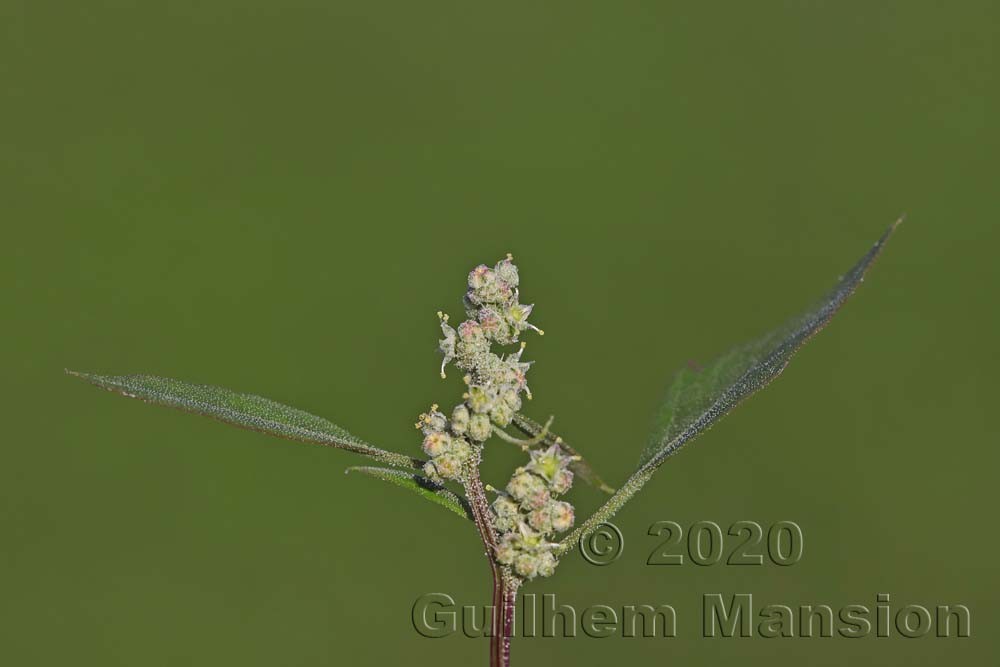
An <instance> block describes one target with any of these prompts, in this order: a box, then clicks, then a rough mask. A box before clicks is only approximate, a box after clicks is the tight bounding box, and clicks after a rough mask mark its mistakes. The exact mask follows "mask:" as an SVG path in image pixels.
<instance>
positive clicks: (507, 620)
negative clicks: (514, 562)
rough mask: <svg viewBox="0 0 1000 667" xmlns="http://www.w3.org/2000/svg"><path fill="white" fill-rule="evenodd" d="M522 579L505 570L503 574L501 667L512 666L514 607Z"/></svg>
mask: <svg viewBox="0 0 1000 667" xmlns="http://www.w3.org/2000/svg"><path fill="white" fill-rule="evenodd" d="M520 586H521V580H520V579H518V578H517V577H514V576H511V574H510V572H508V571H505V572H504V575H503V614H502V618H503V622H502V623H501V633H500V642H499V643H500V667H510V638H511V635H513V631H514V607H515V605H516V604H517V589H518V588H520Z"/></svg>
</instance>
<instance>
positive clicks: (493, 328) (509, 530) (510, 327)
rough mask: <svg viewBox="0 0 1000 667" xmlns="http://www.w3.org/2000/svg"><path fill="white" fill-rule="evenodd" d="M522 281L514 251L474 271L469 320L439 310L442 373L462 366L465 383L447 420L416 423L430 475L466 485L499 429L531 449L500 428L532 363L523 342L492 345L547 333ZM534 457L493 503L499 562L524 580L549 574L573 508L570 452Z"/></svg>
mask: <svg viewBox="0 0 1000 667" xmlns="http://www.w3.org/2000/svg"><path fill="white" fill-rule="evenodd" d="M519 282H520V276H519V275H518V270H517V266H515V265H514V262H513V259H512V257H511V256H510V255H507V257H506V258H505V259H502V260H500V261H499V262H497V264H496V265H495V266H494V267H492V268H490V267H488V266H486V265H485V264H481V265H479V266H477V267H476V268H474V269H473V270H472V271H471V272H470V273H469V280H468V290H467V291H466V293H465V298H464V300H463V302H464V304H465V311H466V317H467V319H466V320H465V321H464V322H462V323H461V324H459V325H458V327H457V328H454V327H452V326H451V325H450V324H449V323H448V316H447V315H445V314H443V313H440V312H439V313H438V317H439V319H440V320H441V331H442V333H443V334H444V338H443V339H442V340H441V341H440V343H439V347H440V350H441V354H442V355H443V357H444V359H443V361H442V362H441V377H445V367H446V366H447V365H448V364H449V363H454V364H455V366H457V367H458V368H459V369H461V370H463V371H465V373H466V374H465V376H464V380H465V383H466V385H467V387H468V388H467V390H466V392H465V394H464V395H463V397H462V398H463V399H464V400H463V402H462V403H460V404H459V405H458V406H457V407H456V408H455V409H454V411H453V412H452V414H451V417H450V418H448V417H446V416H445V415H444V414H443V413H441V412H439V411H438V406H436V405H434V406H431V410H430V412H428V413H425V414H422V415H420V420H419V421H418V422H417V427H418V428H420V429H421V430H422V431H423V433H424V443H423V449H424V452H425V453H426V454H427V456H429V457H430V460H429V461H428V462H427V463H426V464H425V465H424V472H425V474H426V475H427V476H428V477H430V478H431V479H434V480H442V479H444V480H459V481H463V482H464V481H465V479H466V478H465V471H466V470H468V466H469V465H478V463H479V461H480V458H481V453H482V447H483V444H484V443H485V442H486V440H487V439H489V437H490V436H491V435H492V434H493V432H494V431H495V430H496V431H497V432H498V433H500V435H501V436H503V437H504V438H505V439H507V440H512V441H515V442H519V443H520V444H522V446H524V447H525V448H526V449H527V448H528V446H529V445H530V444H533V443H531V442H528V441H517V440H516V439H513V438H511V437H510V436H507V435H506V434H504V433H503V431H502V430H499V429H503V428H504V427H506V426H508V425H509V424H510V423H511V421H512V420H513V418H514V415H515V414H516V413H517V411H518V410H520V409H521V393H522V392H523V393H524V394H525V395H526V396H527V397H528V398H531V392H530V390H529V389H528V383H527V380H526V374H527V372H528V369H529V367H530V366H531V364H530V362H524V361H521V355H522V354H523V352H524V345H525V344H524V343H523V342H522V343H521V344H520V346H519V347H518V348H517V350H516V351H515V352H512V353H509V354H505V355H498V354H497V353H495V352H494V351H493V345H500V346H504V345H514V344H516V343H518V342H519V337H520V335H521V333H522V332H524V331H526V330H527V329H532V330H534V331H537V332H538V333H539V334H542V333H544V332H542V330H541V329H539V328H537V327H536V326H534V325H533V324H530V323H529V322H528V317H529V316H530V315H531V310H532V308H533V306H531V305H525V304H522V303H520V300H519V293H518V283H519ZM539 441H540V439H539ZM536 442H537V441H536ZM530 455H531V461H530V463H528V464H527V465H526V466H523V467H520V468H518V469H517V470H516V471H515V472H514V476H513V477H511V480H510V482H509V483H508V484H507V489H506V491H504V492H501V493H500V495H499V497H498V498H497V499H496V501H495V502H494V503H493V514H492V519H493V524H494V529H495V531H496V535H497V545H498V546H497V549H496V554H495V557H496V560H497V561H498V562H499V563H501V564H503V565H506V566H508V567H510V568H511V569H513V571H514V572H515V573H517V575H518V576H520V577H523V578H525V579H532V578H534V577H536V576H543V577H545V576H549V575H550V574H552V572H553V571H554V570H555V566H556V559H555V556H554V555H553V553H552V549H553V547H554V546H555V545H554V544H553V543H552V542H551V539H552V537H553V535H554V534H555V533H558V532H562V531H565V530H568V529H569V528H571V527H572V525H573V506H572V505H570V504H569V503H567V502H565V501H562V500H558V496H561V495H562V494H564V493H566V492H567V491H568V490H569V488H570V487H571V486H572V484H573V473H572V472H571V471H570V470H569V467H568V466H569V464H570V462H571V461H572V460H573V459H572V457H570V456H567V455H566V454H565V453H563V451H562V449H561V448H560V447H559V445H558V444H553V445H552V446H551V447H549V448H548V449H545V450H536V451H531V452H530Z"/></svg>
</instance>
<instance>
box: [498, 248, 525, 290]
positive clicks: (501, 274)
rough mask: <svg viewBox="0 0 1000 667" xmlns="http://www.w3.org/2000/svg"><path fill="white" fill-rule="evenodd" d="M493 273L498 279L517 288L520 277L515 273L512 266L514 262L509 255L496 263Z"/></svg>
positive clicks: (515, 270) (515, 269)
mask: <svg viewBox="0 0 1000 667" xmlns="http://www.w3.org/2000/svg"><path fill="white" fill-rule="evenodd" d="M494 271H495V273H496V276H497V278H498V279H500V280H502V281H503V282H505V283H507V284H508V285H510V286H511V287H517V283H518V282H519V281H520V277H519V276H518V273H517V266H516V265H515V264H514V260H513V258H512V257H511V256H510V255H507V257H506V258H505V259H501V260H500V261H499V262H497V265H496V268H495V269H494Z"/></svg>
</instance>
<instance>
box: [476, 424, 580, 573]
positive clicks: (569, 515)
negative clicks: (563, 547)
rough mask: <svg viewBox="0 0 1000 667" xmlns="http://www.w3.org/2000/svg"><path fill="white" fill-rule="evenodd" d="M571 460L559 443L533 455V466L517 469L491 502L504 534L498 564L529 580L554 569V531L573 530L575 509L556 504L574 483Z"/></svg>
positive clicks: (495, 520)
mask: <svg viewBox="0 0 1000 667" xmlns="http://www.w3.org/2000/svg"><path fill="white" fill-rule="evenodd" d="M572 460H573V458H572V457H570V456H567V455H566V454H565V453H563V451H562V449H561V448H560V447H559V445H558V444H554V445H552V446H551V447H549V448H548V449H542V450H535V451H532V452H531V462H530V463H528V465H526V466H524V467H521V468H518V469H517V470H516V471H514V475H513V476H512V477H511V478H510V482H508V484H507V490H506V492H505V493H501V494H500V496H499V497H497V499H496V501H494V503H493V511H494V514H495V517H494V524H495V526H496V528H497V531H498V532H499V533H500V541H499V545H498V547H497V560H498V561H499V562H501V563H503V564H504V565H509V566H511V567H512V568H513V569H514V572H516V573H517V574H518V576H520V577H523V578H525V579H533V578H534V577H547V576H549V575H551V574H552V572H553V571H555V567H556V559H555V556H553V555H552V549H553V547H555V546H556V545H555V544H554V543H553V542H552V541H551V540H552V537H553V535H554V534H555V533H561V532H564V531H566V530H569V529H570V528H572V527H573V518H574V517H573V506H572V505H570V504H569V503H567V502H565V501H562V500H558V497H559V496H561V495H562V494H564V493H566V492H567V491H569V489H570V487H571V486H572V485H573V472H572V471H571V470H570V469H569V464H570V462H571V461H572Z"/></svg>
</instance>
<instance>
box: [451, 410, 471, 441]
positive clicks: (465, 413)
mask: <svg viewBox="0 0 1000 667" xmlns="http://www.w3.org/2000/svg"><path fill="white" fill-rule="evenodd" d="M468 428H469V408H467V407H465V404H464V403H459V404H458V405H457V406H455V409H454V410H453V411H452V413H451V430H452V433H454V434H455V435H463V434H464V433H465V432H466V430H468Z"/></svg>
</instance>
